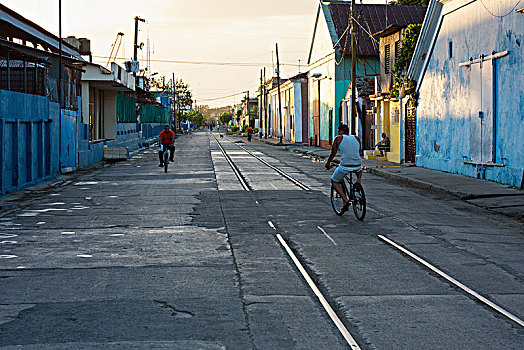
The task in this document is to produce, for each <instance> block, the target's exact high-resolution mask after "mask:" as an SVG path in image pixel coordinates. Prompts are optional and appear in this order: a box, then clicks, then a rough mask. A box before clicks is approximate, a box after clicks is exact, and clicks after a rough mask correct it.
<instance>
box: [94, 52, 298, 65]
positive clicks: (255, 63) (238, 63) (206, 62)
mask: <svg viewBox="0 0 524 350" xmlns="http://www.w3.org/2000/svg"><path fill="white" fill-rule="evenodd" d="M93 57H96V58H109V57H107V56H95V55H93ZM115 59H116V60H127V58H124V57H117V58H115ZM139 61H144V60H143V59H141V60H139ZM150 61H151V62H158V63H177V64H197V65H214V66H237V67H261V66H264V67H271V65H270V64H268V63H257V62H214V61H182V60H165V59H151V60H150ZM280 65H281V66H291V67H298V64H295V63H280Z"/></svg>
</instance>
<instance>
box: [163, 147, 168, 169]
mask: <svg viewBox="0 0 524 350" xmlns="http://www.w3.org/2000/svg"><path fill="white" fill-rule="evenodd" d="M168 152H169V150H167V149H166V150H165V151H164V173H167V167H168V166H169V153H168Z"/></svg>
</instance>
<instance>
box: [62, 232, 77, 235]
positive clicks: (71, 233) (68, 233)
mask: <svg viewBox="0 0 524 350" xmlns="http://www.w3.org/2000/svg"><path fill="white" fill-rule="evenodd" d="M62 234H63V235H74V234H75V231H64V232H62Z"/></svg>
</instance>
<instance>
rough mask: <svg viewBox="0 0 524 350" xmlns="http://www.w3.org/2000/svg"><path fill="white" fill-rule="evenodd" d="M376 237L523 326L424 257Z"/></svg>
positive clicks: (522, 325)
mask: <svg viewBox="0 0 524 350" xmlns="http://www.w3.org/2000/svg"><path fill="white" fill-rule="evenodd" d="M378 238H379V239H380V240H382V241H384V242H386V243H388V244H389V245H391V246H393V247H395V248H397V249H398V250H400V251H401V252H403V253H404V254H406V255H408V256H409V257H411V258H412V259H414V260H416V261H417V262H419V263H420V264H422V265H424V266H426V267H427V268H429V269H430V270H431V271H433V272H435V273H436V274H438V275H439V276H440V277H442V278H444V279H446V280H447V281H448V282H451V283H453V284H454V285H455V286H457V287H459V288H460V289H462V290H463V291H464V292H466V293H468V294H470V295H472V296H474V297H475V298H477V299H478V300H479V301H480V302H482V303H484V304H485V305H487V306H489V307H490V308H492V309H493V310H495V311H497V312H499V313H500V314H502V315H504V316H506V317H507V318H509V319H510V320H512V321H513V322H516V323H518V324H519V325H520V326H521V327H524V321H523V320H521V319H520V318H518V317H517V316H515V315H513V314H511V313H510V312H508V311H506V310H505V309H503V308H501V307H500V306H498V305H497V304H495V303H493V302H492V301H490V300H488V299H486V298H485V297H483V296H482V295H480V294H478V293H477V292H475V291H474V290H472V289H471V288H469V287H467V286H465V285H464V284H462V283H460V282H459V281H457V280H456V279H454V278H453V277H451V276H449V275H448V274H446V273H445V272H443V271H442V270H439V269H438V268H436V267H435V266H433V265H431V264H430V263H428V262H426V261H425V260H424V259H422V258H420V257H419V256H417V255H415V254H414V253H412V252H410V251H409V250H407V249H406V248H404V247H402V246H400V245H398V244H397V243H395V242H393V241H392V240H390V239H389V238H387V237H385V236H382V235H378Z"/></svg>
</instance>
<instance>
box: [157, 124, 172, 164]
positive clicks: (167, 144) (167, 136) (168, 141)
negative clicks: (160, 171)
mask: <svg viewBox="0 0 524 350" xmlns="http://www.w3.org/2000/svg"><path fill="white" fill-rule="evenodd" d="M158 141H159V142H160V144H161V145H163V146H164V149H167V150H169V151H170V152H169V161H170V162H172V161H173V157H174V156H175V133H174V132H173V131H172V130H169V125H166V126H164V130H163V131H162V132H161V133H160V135H158ZM158 159H160V164H158V166H159V167H163V166H164V151H162V150H158Z"/></svg>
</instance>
